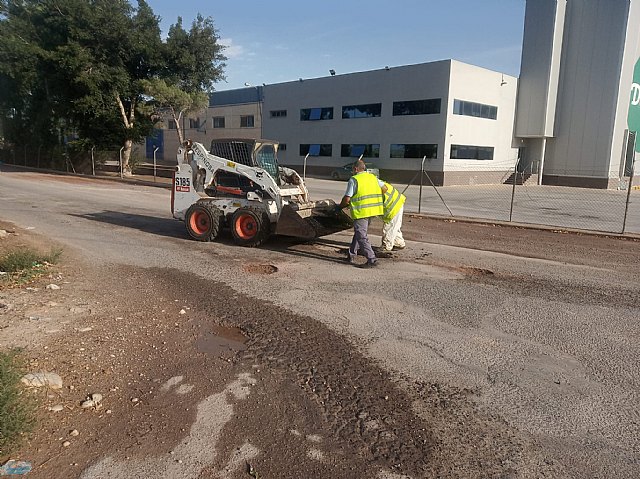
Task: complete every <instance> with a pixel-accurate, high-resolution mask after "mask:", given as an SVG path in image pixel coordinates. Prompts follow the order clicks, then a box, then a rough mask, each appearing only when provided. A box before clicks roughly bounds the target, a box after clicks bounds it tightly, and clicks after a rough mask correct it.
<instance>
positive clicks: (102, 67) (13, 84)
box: [0, 0, 224, 172]
mask: <svg viewBox="0 0 640 479" xmlns="http://www.w3.org/2000/svg"><path fill="white" fill-rule="evenodd" d="M217 40H218V36H217V32H216V30H215V28H214V27H213V21H212V20H211V19H210V18H207V19H205V18H203V17H201V16H200V15H198V18H197V20H196V21H194V23H193V26H192V28H191V30H190V31H189V32H185V31H184V29H182V24H181V19H178V23H177V24H176V25H174V26H172V29H171V31H170V32H169V36H168V38H167V41H166V42H163V41H162V39H161V32H160V26H159V18H158V17H157V16H156V15H154V13H153V11H152V10H151V8H150V7H149V5H148V4H147V3H146V1H145V0H138V2H137V8H134V7H133V6H132V5H131V4H130V3H129V1H128V0H0V86H2V87H3V88H2V91H0V110H2V111H12V112H14V114H13V117H12V118H11V122H12V124H13V125H14V128H11V131H13V132H14V138H15V139H19V140H20V141H29V135H33V133H34V130H35V128H36V126H37V128H39V129H40V130H41V131H40V132H39V133H38V135H39V136H40V137H42V138H48V141H51V139H54V138H58V139H60V138H62V137H64V136H66V134H67V133H69V132H73V133H74V134H75V135H77V136H79V137H81V138H83V139H87V140H88V141H89V142H90V143H91V144H94V145H104V144H105V143H112V142H113V141H114V140H115V138H118V139H119V140H118V143H119V144H120V145H123V146H124V150H123V166H124V170H125V171H126V172H129V167H128V163H129V158H130V154H131V147H132V145H133V142H135V141H138V140H139V139H141V138H142V137H144V136H146V135H148V134H149V132H150V131H151V129H152V127H153V120H154V119H155V115H156V114H157V107H158V105H159V104H160V102H161V101H162V102H164V104H165V106H168V105H173V106H174V107H175V111H176V112H178V113H177V114H180V112H182V113H184V112H188V111H190V109H191V108H196V107H201V105H203V101H204V100H203V98H204V95H206V91H209V90H210V89H211V88H212V85H213V83H214V82H215V81H217V80H219V79H222V78H223V75H222V69H223V67H224V63H223V62H222V61H223V60H224V57H223V56H222V54H221V51H222V49H223V47H222V46H221V45H219V44H218V43H217ZM163 85H164V86H163ZM5 86H6V87H5ZM150 91H154V92H155V93H156V96H157V97H158V98H157V99H156V98H153V97H150V96H149V92H150ZM163 92H164V93H163ZM182 93H184V94H186V97H185V96H184V95H183V94H182ZM20 135H22V136H20Z"/></svg>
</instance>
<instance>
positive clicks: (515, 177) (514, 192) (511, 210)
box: [509, 158, 520, 222]
mask: <svg viewBox="0 0 640 479" xmlns="http://www.w3.org/2000/svg"><path fill="white" fill-rule="evenodd" d="M519 163H520V158H518V159H517V160H516V164H515V166H514V167H513V187H512V188H511V208H510V209H509V222H511V219H512V218H513V199H514V197H515V196H516V179H517V178H518V164H519Z"/></svg>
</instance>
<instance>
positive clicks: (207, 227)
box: [184, 203, 221, 241]
mask: <svg viewBox="0 0 640 479" xmlns="http://www.w3.org/2000/svg"><path fill="white" fill-rule="evenodd" d="M220 216H221V214H220V210H219V209H218V208H216V207H215V206H213V205H207V204H198V203H196V204H195V205H191V206H190V207H189V209H188V210H187V214H186V215H185V221H184V222H185V224H186V225H187V232H188V233H189V236H191V237H192V238H193V239H194V240H196V241H213V240H214V239H216V237H217V236H218V232H219V231H220Z"/></svg>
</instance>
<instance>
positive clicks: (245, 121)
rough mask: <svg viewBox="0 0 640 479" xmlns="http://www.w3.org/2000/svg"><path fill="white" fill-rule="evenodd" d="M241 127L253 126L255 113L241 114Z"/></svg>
mask: <svg viewBox="0 0 640 479" xmlns="http://www.w3.org/2000/svg"><path fill="white" fill-rule="evenodd" d="M240 128H253V115H245V116H241V117H240Z"/></svg>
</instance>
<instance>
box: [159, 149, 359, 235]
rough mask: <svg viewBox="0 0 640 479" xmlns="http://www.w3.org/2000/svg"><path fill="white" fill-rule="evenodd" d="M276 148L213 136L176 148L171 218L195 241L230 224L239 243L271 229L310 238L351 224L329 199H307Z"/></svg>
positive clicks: (295, 176) (292, 172)
mask: <svg viewBox="0 0 640 479" xmlns="http://www.w3.org/2000/svg"><path fill="white" fill-rule="evenodd" d="M277 151H278V143H277V142H274V141H270V140H249V139H237V140H236V139H233V140H230V139H221V140H213V142H212V143H211V149H210V151H207V149H206V148H205V147H204V146H203V145H202V144H200V143H197V142H192V141H191V140H187V141H186V142H185V143H184V144H183V145H181V146H180V147H179V148H178V154H177V160H178V166H177V168H176V172H175V174H174V180H173V189H172V194H171V212H172V214H173V217H174V218H177V219H179V220H183V221H184V222H185V225H186V228H187V232H188V233H189V235H190V236H191V237H192V238H193V239H195V240H198V241H213V240H214V239H215V238H216V237H217V236H218V234H219V232H220V230H221V228H223V227H229V228H230V229H231V234H232V235H233V238H234V241H235V242H236V243H237V244H239V245H242V246H259V245H260V244H262V243H263V242H264V241H266V240H267V238H269V236H271V235H272V234H277V235H284V236H294V237H297V238H301V239H304V240H310V239H313V238H317V237H319V236H324V235H328V234H331V233H335V232H337V231H341V230H345V229H348V228H350V227H351V226H352V225H353V223H352V221H351V218H350V217H349V216H348V215H346V214H345V213H344V212H343V211H336V204H335V202H334V201H333V200H320V201H310V200H309V193H308V191H307V188H306V186H305V184H304V182H303V181H302V178H301V177H300V176H299V175H298V173H297V172H296V171H295V170H292V169H290V168H285V167H282V166H280V165H278V160H277Z"/></svg>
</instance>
